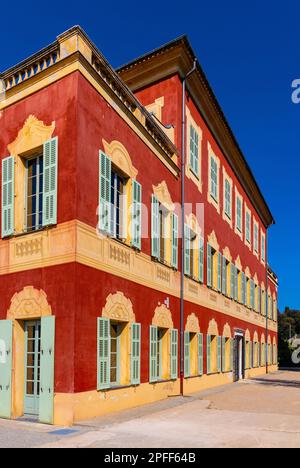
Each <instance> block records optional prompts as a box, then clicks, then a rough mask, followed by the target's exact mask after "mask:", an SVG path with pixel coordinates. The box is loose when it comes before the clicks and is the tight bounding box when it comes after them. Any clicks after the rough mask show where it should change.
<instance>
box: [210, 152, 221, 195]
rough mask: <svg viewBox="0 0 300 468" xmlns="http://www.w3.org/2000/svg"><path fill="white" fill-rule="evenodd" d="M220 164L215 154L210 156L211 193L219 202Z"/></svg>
mask: <svg viewBox="0 0 300 468" xmlns="http://www.w3.org/2000/svg"><path fill="white" fill-rule="evenodd" d="M218 184H219V182H218V165H217V162H216V160H215V158H214V157H213V156H211V158H210V194H211V196H212V197H213V199H214V200H215V201H216V202H218V201H219V197H218Z"/></svg>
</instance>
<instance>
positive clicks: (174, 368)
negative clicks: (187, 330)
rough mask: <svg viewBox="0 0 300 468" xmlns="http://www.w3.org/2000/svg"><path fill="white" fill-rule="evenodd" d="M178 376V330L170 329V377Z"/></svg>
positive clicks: (175, 377) (174, 378)
mask: <svg viewBox="0 0 300 468" xmlns="http://www.w3.org/2000/svg"><path fill="white" fill-rule="evenodd" d="M177 377H178V330H171V379H172V380H176V379H177Z"/></svg>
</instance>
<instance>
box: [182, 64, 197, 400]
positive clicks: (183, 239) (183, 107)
mask: <svg viewBox="0 0 300 468" xmlns="http://www.w3.org/2000/svg"><path fill="white" fill-rule="evenodd" d="M196 70H197V59H196V58H195V59H194V65H193V68H192V69H191V70H190V71H189V72H188V73H187V75H186V76H185V77H184V78H183V80H182V130H181V276H180V395H181V396H183V394H184V385H183V383H184V257H185V256H184V246H185V229H184V225H185V161H186V143H185V132H186V128H185V125H186V113H185V103H186V82H187V79H188V78H189V77H190V76H191V75H192V74H193V73H194V72H195V71H196Z"/></svg>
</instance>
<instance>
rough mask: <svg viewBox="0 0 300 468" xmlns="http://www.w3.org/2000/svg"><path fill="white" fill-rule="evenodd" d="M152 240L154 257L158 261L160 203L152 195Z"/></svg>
mask: <svg viewBox="0 0 300 468" xmlns="http://www.w3.org/2000/svg"><path fill="white" fill-rule="evenodd" d="M151 239H152V257H154V258H156V259H158V258H159V253H160V223H159V201H158V199H157V198H156V197H155V195H152V203H151Z"/></svg>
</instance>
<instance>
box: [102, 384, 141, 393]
mask: <svg viewBox="0 0 300 468" xmlns="http://www.w3.org/2000/svg"><path fill="white" fill-rule="evenodd" d="M139 385H141V384H129V385H112V386H111V387H109V388H104V389H100V390H98V392H103V393H105V392H111V391H112V390H123V389H126V388H133V387H138V386H139Z"/></svg>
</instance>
